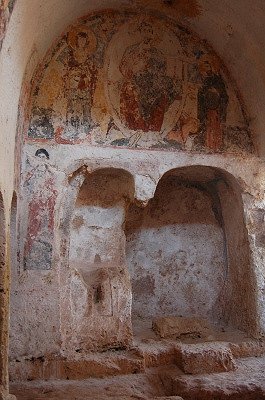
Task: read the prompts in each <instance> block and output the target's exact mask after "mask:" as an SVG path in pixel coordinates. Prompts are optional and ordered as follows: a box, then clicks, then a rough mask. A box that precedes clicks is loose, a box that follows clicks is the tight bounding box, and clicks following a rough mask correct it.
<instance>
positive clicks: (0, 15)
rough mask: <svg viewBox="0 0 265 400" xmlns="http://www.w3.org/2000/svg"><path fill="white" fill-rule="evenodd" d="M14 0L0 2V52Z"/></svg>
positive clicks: (0, 0) (1, 0)
mask: <svg viewBox="0 0 265 400" xmlns="http://www.w3.org/2000/svg"><path fill="white" fill-rule="evenodd" d="M15 2H16V0H0V50H1V48H2V43H3V40H4V37H5V33H6V29H7V24H8V22H9V18H10V16H11V14H12V12H13V8H14V5H15Z"/></svg>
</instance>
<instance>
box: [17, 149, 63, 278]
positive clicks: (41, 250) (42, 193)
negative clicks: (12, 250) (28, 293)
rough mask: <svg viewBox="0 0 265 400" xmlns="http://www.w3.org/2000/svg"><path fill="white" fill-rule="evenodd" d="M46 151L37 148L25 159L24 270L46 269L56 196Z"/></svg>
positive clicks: (49, 260)
mask: <svg viewBox="0 0 265 400" xmlns="http://www.w3.org/2000/svg"><path fill="white" fill-rule="evenodd" d="M48 160H49V154H48V152H47V151H46V150H45V149H38V150H37V151H36V154H35V159H34V160H29V159H28V162H27V166H28V169H27V171H26V174H25V179H24V184H23V186H24V189H25V193H26V200H27V203H28V217H27V221H28V222H27V235H26V237H27V239H26V243H25V246H24V249H23V255H24V263H23V264H24V269H46V270H47V269H50V268H51V263H52V243H53V232H54V210H55V202H56V198H57V190H56V189H55V170H54V168H53V167H51V166H50V165H49V163H48Z"/></svg>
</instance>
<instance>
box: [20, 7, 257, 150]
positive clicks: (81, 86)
mask: <svg viewBox="0 0 265 400" xmlns="http://www.w3.org/2000/svg"><path fill="white" fill-rule="evenodd" d="M29 108H30V110H31V111H30V112H29V114H30V118H29V120H30V123H29V126H28V127H27V128H26V140H27V141H28V142H36V141H47V142H48V143H51V144H53V143H61V144H79V143H86V144H88V145H91V146H115V147H117V146H119V147H129V148H140V149H141V148H145V149H169V150H178V149H179V150H188V151H196V152H210V153H211V152H242V151H243V152H253V145H252V141H251V137H250V133H249V129H248V122H247V118H246V116H245V112H244V107H243V106H242V104H241V101H240V97H239V95H238V93H237V90H236V88H235V87H234V84H233V82H232V81H231V80H230V79H229V77H228V74H227V72H226V69H225V67H224V66H223V64H222V62H221V60H220V59H219V58H218V56H217V55H215V53H214V52H213V51H212V49H211V48H210V47H209V46H208V45H207V44H205V42H204V41H201V40H200V39H199V38H198V37H197V36H195V35H193V34H191V33H190V32H189V31H187V29H185V28H183V27H181V26H179V25H177V24H176V23H175V22H173V21H172V20H171V19H169V18H167V17H162V16H160V17H159V18H158V16H156V15H152V14H145V15H140V14H139V15H138V14H136V13H135V12H128V11H127V12H125V11H124V12H118V11H117V12H115V11H105V12H103V13H101V14H97V13H95V14H91V15H90V16H88V17H86V18H83V19H82V20H80V21H79V23H78V24H76V25H75V26H72V27H71V28H70V29H69V31H68V32H67V33H66V34H65V35H63V36H62V37H61V39H60V40H59V41H58V43H57V45H56V46H55V48H54V49H52V50H51V51H50V52H49V54H48V55H47V57H46V59H45V60H44V62H43V67H42V69H41V73H38V75H37V76H36V81H35V86H34V88H33V91H32V96H31V103H30V107H29ZM237 137H238V140H237ZM242 138H243V140H242ZM242 144H243V145H242Z"/></svg>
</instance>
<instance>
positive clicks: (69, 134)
mask: <svg viewBox="0 0 265 400" xmlns="http://www.w3.org/2000/svg"><path fill="white" fill-rule="evenodd" d="M68 44H69V51H68V54H67V60H66V75H65V96H66V99H67V111H66V133H65V137H66V138H68V139H71V138H75V137H77V138H78V137H79V135H80V134H81V135H83V136H84V135H85V134H87V133H88V132H89V130H90V129H91V127H92V126H93V122H92V117H91V108H92V105H93V96H94V92H95V87H96V78H97V68H96V65H95V60H94V58H93V53H94V51H95V49H96V46H97V41H96V37H95V35H94V33H93V32H92V31H91V30H90V29H89V28H88V27H86V26H81V27H78V28H74V29H72V30H71V31H70V32H69V34H68ZM82 138H84V137H82Z"/></svg>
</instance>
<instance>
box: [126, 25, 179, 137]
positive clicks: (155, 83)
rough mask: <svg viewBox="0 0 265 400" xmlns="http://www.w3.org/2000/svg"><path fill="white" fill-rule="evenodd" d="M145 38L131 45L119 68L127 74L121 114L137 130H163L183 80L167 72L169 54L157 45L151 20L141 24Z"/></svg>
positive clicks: (141, 30) (131, 127) (128, 125)
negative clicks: (178, 79) (176, 79)
mask: <svg viewBox="0 0 265 400" xmlns="http://www.w3.org/2000/svg"><path fill="white" fill-rule="evenodd" d="M139 32H140V33H141V36H142V38H143V40H142V41H141V42H140V43H136V44H134V45H132V46H129V47H128V48H127V49H126V50H125V52H124V54H123V57H122V60H121V63H120V66H119V69H120V71H121V73H122V75H123V78H124V79H123V83H122V88H121V93H120V116H121V118H122V119H124V120H125V125H126V126H127V127H128V128H129V129H131V130H134V131H137V130H140V131H142V132H148V131H153V132H159V131H160V130H161V127H162V124H163V121H164V115H165V113H166V111H167V110H168V108H169V106H170V105H171V104H172V103H173V102H174V100H176V99H177V98H179V97H180V96H181V91H182V87H181V83H180V82H178V81H174V79H173V77H172V76H169V75H168V74H167V61H166V57H165V56H164V54H163V53H162V51H160V50H159V49H157V48H156V47H155V39H156V35H155V34H154V31H153V27H152V25H151V24H149V23H148V22H143V23H142V24H141V25H140V27H139Z"/></svg>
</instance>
